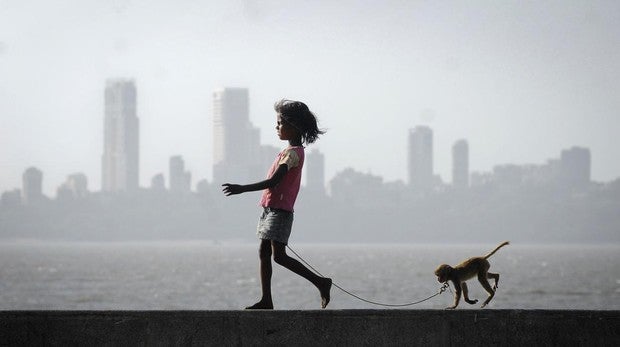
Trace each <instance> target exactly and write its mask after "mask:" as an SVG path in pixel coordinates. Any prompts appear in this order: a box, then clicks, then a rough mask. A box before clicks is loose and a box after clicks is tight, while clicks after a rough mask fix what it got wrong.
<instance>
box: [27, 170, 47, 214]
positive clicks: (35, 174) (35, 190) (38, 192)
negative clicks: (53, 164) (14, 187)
mask: <svg viewBox="0 0 620 347" xmlns="http://www.w3.org/2000/svg"><path fill="white" fill-rule="evenodd" d="M22 192H23V202H24V204H25V205H29V204H32V203H35V202H37V201H39V200H41V199H42V198H43V172H42V171H41V170H39V169H37V168H35V167H30V168H28V169H27V170H26V171H24V174H23V175H22Z"/></svg>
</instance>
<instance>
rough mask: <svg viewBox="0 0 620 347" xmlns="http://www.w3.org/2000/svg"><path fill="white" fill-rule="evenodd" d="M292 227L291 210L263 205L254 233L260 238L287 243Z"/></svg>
mask: <svg viewBox="0 0 620 347" xmlns="http://www.w3.org/2000/svg"><path fill="white" fill-rule="evenodd" d="M292 228H293V212H290V211H285V210H281V209H277V208H271V207H264V208H263V212H262V213H261V215H260V218H259V220H258V226H257V227H256V234H257V235H258V237H259V238H260V239H263V240H272V241H278V242H280V243H283V244H285V245H286V244H287V243H288V238H289V236H291V229H292Z"/></svg>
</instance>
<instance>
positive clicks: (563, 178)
mask: <svg viewBox="0 0 620 347" xmlns="http://www.w3.org/2000/svg"><path fill="white" fill-rule="evenodd" d="M560 182H561V183H562V184H563V185H566V186H569V187H574V188H582V187H585V186H586V185H588V184H589V183H590V150H589V149H587V148H582V147H572V148H570V149H565V150H562V153H561V155H560Z"/></svg>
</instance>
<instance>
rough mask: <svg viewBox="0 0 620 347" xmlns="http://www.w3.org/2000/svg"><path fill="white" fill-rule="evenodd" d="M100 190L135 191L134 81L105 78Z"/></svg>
mask: <svg viewBox="0 0 620 347" xmlns="http://www.w3.org/2000/svg"><path fill="white" fill-rule="evenodd" d="M104 97H105V110H104V113H105V115H104V140H103V155H102V158H101V164H102V165H101V166H102V175H101V176H102V179H101V181H102V190H103V191H106V192H122V191H135V190H137V189H138V177H139V176H138V175H139V131H140V129H139V126H140V124H139V119H138V117H137V116H136V86H135V83H134V81H132V80H126V79H112V80H108V81H106V88H105V96H104Z"/></svg>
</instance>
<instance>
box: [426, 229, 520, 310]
mask: <svg viewBox="0 0 620 347" xmlns="http://www.w3.org/2000/svg"><path fill="white" fill-rule="evenodd" d="M508 244H509V242H508V241H505V242H502V243H501V244H500V245H499V246H497V247H496V248H495V249H494V250H493V251H491V253H489V254H487V255H485V256H484V257H473V258H469V259H467V260H465V261H463V262H462V263H460V264H458V265H457V266H455V267H452V266H450V265H447V264H442V265H439V267H437V269H436V270H435V276H437V281H439V283H446V282H448V281H452V284H453V285H454V290H455V293H454V304H453V305H452V306H449V307H446V309H455V308H456V307H457V306H458V305H459V301H460V299H461V291H462V292H463V297H464V299H465V302H467V303H468V304H470V305H473V304H475V303H477V302H478V300H477V299H474V300H470V299H469V296H468V293H467V284H466V283H465V281H467V280H469V279H471V278H473V277H474V276H477V277H478V281H479V282H480V284H481V285H482V287H483V288H484V289H485V290H486V291H487V293H489V297H488V298H487V299H486V300H485V301H484V303H483V304H482V306H481V308H483V307H485V306H486V305H487V304H488V303H489V301H491V299H493V296H494V295H495V290H496V289H497V282H498V281H499V274H496V273H491V272H489V267H490V266H491V265H490V264H489V261H488V260H487V259H488V258H489V257H490V256H492V255H493V254H495V252H497V250H498V249H500V248H502V247H504V246H506V245H508ZM489 278H492V279H494V280H495V284H494V285H493V287H491V285H490V284H489V281H488V279H489Z"/></svg>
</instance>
